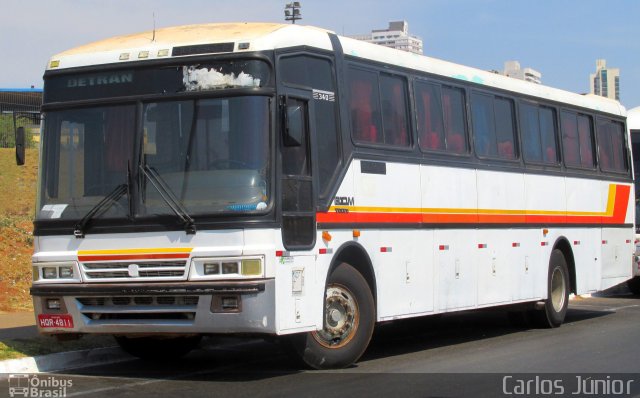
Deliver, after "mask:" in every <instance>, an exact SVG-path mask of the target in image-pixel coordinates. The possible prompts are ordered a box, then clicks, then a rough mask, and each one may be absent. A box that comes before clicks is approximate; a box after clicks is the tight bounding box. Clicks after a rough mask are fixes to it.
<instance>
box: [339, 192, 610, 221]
mask: <svg viewBox="0 0 640 398" xmlns="http://www.w3.org/2000/svg"><path fill="white" fill-rule="evenodd" d="M615 202H616V185H615V184H609V194H608V197H607V209H606V210H605V211H603V212H602V211H562V210H506V209H459V208H447V207H434V208H427V207H425V208H422V207H381V206H331V207H329V211H332V212H335V211H336V209H346V210H349V212H350V213H399V214H407V213H413V214H415V213H421V214H503V215H528V214H530V215H543V216H552V215H553V216H564V215H567V216H605V217H610V216H613V208H614V205H615Z"/></svg>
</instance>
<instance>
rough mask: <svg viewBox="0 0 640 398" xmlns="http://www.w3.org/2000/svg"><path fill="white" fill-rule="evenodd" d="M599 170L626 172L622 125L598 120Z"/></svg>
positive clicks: (611, 121)
mask: <svg viewBox="0 0 640 398" xmlns="http://www.w3.org/2000/svg"><path fill="white" fill-rule="evenodd" d="M598 148H599V154H600V159H599V160H600V168H601V169H602V170H604V171H618V172H625V171H627V170H628V165H627V156H626V150H625V139H624V128H623V125H622V123H619V122H614V121H613V120H607V119H602V118H598Z"/></svg>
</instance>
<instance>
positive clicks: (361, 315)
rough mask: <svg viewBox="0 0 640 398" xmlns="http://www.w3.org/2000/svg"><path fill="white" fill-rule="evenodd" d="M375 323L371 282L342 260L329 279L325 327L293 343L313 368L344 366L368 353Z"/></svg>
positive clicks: (326, 292) (325, 302)
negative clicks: (366, 350) (368, 282)
mask: <svg viewBox="0 0 640 398" xmlns="http://www.w3.org/2000/svg"><path fill="white" fill-rule="evenodd" d="M374 325H375V304H374V301H373V296H372V294H371V290H370V289H369V285H368V284H367V281H366V280H365V279H364V277H363V276H362V275H361V274H360V273H359V272H358V271H357V270H356V269H355V268H353V267H352V266H351V265H349V264H346V263H342V264H340V265H339V266H338V267H337V268H336V269H335V270H334V271H333V272H332V273H331V275H329V278H328V280H327V286H326V291H325V301H324V328H323V329H322V330H318V331H314V332H309V333H304V334H301V335H296V336H292V343H293V344H294V347H295V349H296V351H297V352H298V354H299V355H300V357H301V358H302V360H303V361H304V362H305V363H306V364H307V365H309V366H310V367H312V368H315V369H335V368H344V367H346V366H349V365H351V364H353V363H354V362H356V361H357V360H358V359H359V358H360V356H361V355H362V354H363V353H364V351H365V349H366V348H367V346H368V345H369V341H370V340H371V335H372V334H373V327H374Z"/></svg>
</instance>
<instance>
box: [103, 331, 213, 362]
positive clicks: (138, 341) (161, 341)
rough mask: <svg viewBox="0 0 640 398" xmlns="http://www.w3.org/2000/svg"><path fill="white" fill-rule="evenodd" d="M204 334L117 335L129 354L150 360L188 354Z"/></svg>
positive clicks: (122, 346)
mask: <svg viewBox="0 0 640 398" xmlns="http://www.w3.org/2000/svg"><path fill="white" fill-rule="evenodd" d="M201 338H202V336H182V337H160V336H159V337H126V336H115V339H116V342H117V343H118V345H119V346H120V348H122V349H123V350H124V351H125V352H126V353H127V354H130V355H133V356H134V357H138V358H140V359H143V360H148V361H165V360H171V359H178V358H181V357H183V356H185V355H187V354H188V353H189V352H190V351H191V350H193V349H195V348H196V347H197V346H198V344H199V343H200V340H201Z"/></svg>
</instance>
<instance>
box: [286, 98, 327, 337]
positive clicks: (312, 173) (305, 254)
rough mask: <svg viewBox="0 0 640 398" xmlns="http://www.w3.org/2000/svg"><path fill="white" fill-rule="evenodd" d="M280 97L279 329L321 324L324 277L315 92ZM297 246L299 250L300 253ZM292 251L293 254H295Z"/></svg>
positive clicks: (288, 330) (307, 328)
mask: <svg viewBox="0 0 640 398" xmlns="http://www.w3.org/2000/svg"><path fill="white" fill-rule="evenodd" d="M279 98H280V121H281V129H280V131H281V139H280V148H281V154H282V173H281V195H282V196H281V198H282V201H281V206H282V242H283V244H284V247H285V249H287V251H289V252H290V253H289V254H288V255H286V256H283V257H281V259H280V264H279V265H278V267H277V272H276V291H277V292H279V293H278V309H277V315H276V317H277V322H278V329H279V332H280V333H292V332H305V331H311V330H316V329H317V328H318V327H321V326H322V319H323V318H322V314H323V312H322V304H323V288H324V279H323V280H321V281H319V280H316V268H315V267H316V262H315V255H314V253H313V252H311V251H310V250H311V249H313V248H314V246H315V243H316V205H317V203H316V202H317V199H316V198H317V195H316V190H317V172H316V170H317V166H316V165H315V164H316V159H315V157H316V150H315V146H316V140H315V129H314V126H315V120H314V106H313V94H312V92H311V90H302V89H292V88H285V91H284V92H283V93H282V95H281V96H280V97H279ZM295 251H298V253H295ZM291 252H293V253H291Z"/></svg>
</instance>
